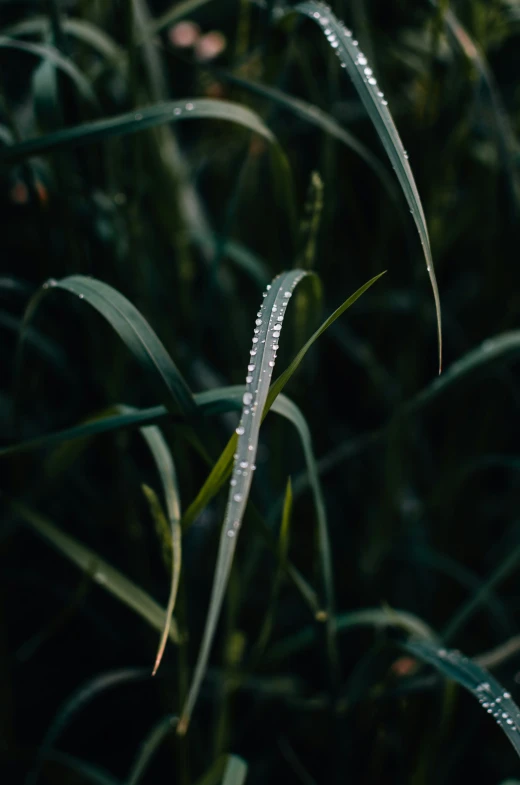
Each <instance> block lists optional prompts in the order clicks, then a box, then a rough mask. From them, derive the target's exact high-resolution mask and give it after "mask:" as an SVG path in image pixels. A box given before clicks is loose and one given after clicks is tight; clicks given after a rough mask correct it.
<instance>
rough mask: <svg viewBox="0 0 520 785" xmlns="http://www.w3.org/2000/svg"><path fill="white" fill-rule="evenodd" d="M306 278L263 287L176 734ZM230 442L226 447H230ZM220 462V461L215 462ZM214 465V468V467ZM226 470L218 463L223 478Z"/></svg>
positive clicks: (191, 701)
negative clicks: (205, 605)
mask: <svg viewBox="0 0 520 785" xmlns="http://www.w3.org/2000/svg"><path fill="white" fill-rule="evenodd" d="M305 275H306V273H305V272H304V271H303V270H294V271H291V272H288V273H282V274H281V275H280V276H278V277H277V278H275V279H274V281H273V284H272V285H268V287H267V290H266V292H265V294H264V302H263V304H262V305H261V306H260V310H259V311H258V314H257V319H256V322H255V323H256V327H255V330H254V337H253V343H252V348H251V351H250V352H249V355H250V362H249V364H248V366H247V376H246V391H245V392H244V395H243V399H242V401H243V408H242V416H241V419H240V423H239V425H238V427H237V429H236V435H237V437H238V439H237V443H236V453H235V454H234V456H233V458H234V468H233V474H232V479H231V482H230V488H229V495H228V502H227V508H226V513H225V516H224V522H223V525H222V531H221V537H220V545H219V551H218V556H217V566H216V570H215V577H214V580H213V588H212V592H211V598H210V605H209V610H208V615H207V618H206V625H205V629H204V634H203V639H202V643H201V647H200V652H199V656H198V660H197V664H196V666H195V673H194V676H193V680H192V684H191V687H190V691H189V694H188V698H187V700H186V704H185V706H184V708H183V710H182V713H181V717H180V720H179V725H178V726H177V732H178V733H179V734H180V735H183V734H184V733H186V730H187V727H188V724H189V720H190V716H191V713H192V711H193V707H194V705H195V701H196V699H197V696H198V693H199V690H200V686H201V684H202V680H203V678H204V675H205V672H206V668H207V664H208V660H209V655H210V651H211V646H212V643H213V638H214V635H215V630H216V626H217V622H218V619H219V616H220V611H221V607H222V602H223V599H224V594H225V590H226V587H227V583H228V579H229V574H230V572H231V565H232V562H233V557H234V554H235V548H236V542H237V536H238V533H239V530H240V526H241V524H242V519H243V516H244V512H245V508H246V504H247V500H248V498H249V491H250V488H251V482H252V479H253V472H254V470H255V468H256V467H255V458H256V452H257V449H258V437H259V432H260V424H261V422H262V414H263V411H264V407H265V404H266V401H267V395H268V392H269V384H270V381H271V376H272V373H273V368H274V365H275V360H276V353H277V350H278V340H279V338H280V333H281V329H282V324H283V319H284V316H285V309H286V307H287V305H288V302H289V299H290V297H291V296H292V293H293V290H294V288H295V286H296V285H297V284H298V283H299V282H300V281H301V279H302V278H303V277H304V276H305ZM230 443H231V442H230ZM230 443H228V446H229V444H230ZM219 462H220V461H219ZM219 462H217V465H218V463H219ZM226 469H227V466H226V465H224V464H223V473H224V474H226Z"/></svg>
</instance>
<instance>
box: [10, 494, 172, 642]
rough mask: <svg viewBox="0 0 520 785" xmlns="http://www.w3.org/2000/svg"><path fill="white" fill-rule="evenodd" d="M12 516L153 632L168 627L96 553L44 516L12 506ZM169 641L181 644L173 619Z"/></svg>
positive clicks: (148, 600) (159, 611)
mask: <svg viewBox="0 0 520 785" xmlns="http://www.w3.org/2000/svg"><path fill="white" fill-rule="evenodd" d="M12 509H13V512H14V513H16V515H17V516H18V517H20V518H21V520H23V521H24V522H25V523H27V524H29V526H31V527H32V528H33V529H34V530H35V531H36V532H37V533H38V534H40V535H41V536H42V537H43V538H44V539H46V540H47V541H48V542H49V543H50V544H51V545H52V546H53V547H54V548H56V550H58V551H60V552H61V553H63V554H64V555H65V556H66V557H67V558H68V559H69V560H70V561H72V562H74V564H76V565H77V566H78V567H79V568H80V569H81V570H83V571H84V572H86V573H87V574H89V575H92V578H93V580H94V581H95V582H96V583H97V584H98V585H99V586H102V587H103V588H105V589H106V590H107V591H108V592H110V594H112V595H113V596H114V597H116V598H117V599H118V600H120V601H121V602H123V603H124V604H125V605H127V606H128V607H129V608H131V610H133V611H135V613H137V614H138V615H139V616H141V617H142V618H143V619H144V620H145V621H147V622H148V624H150V625H151V626H152V627H153V628H154V629H156V630H159V632H162V631H163V629H164V625H165V615H166V614H165V611H164V609H163V608H161V606H160V605H158V604H157V603H156V602H155V600H153V599H152V598H151V597H150V596H149V595H148V594H147V593H146V592H145V591H143V590H142V589H141V588H139V586H136V585H135V583H133V582H132V581H131V580H129V579H128V578H126V577H125V576H124V575H123V574H122V573H120V572H119V571H118V570H116V569H115V568H114V567H112V566H111V565H110V564H108V562H106V561H105V560H104V559H102V558H101V557H100V556H98V554H97V553H95V552H94V551H92V550H91V549H90V548H87V547H86V546H85V545H82V544H81V543H80V542H78V540H76V539H74V537H71V536H70V535H68V534H64V532H62V531H60V530H59V529H58V528H57V527H56V526H54V525H53V524H52V523H51V522H50V521H48V520H47V519H46V518H44V517H43V516H42V515H39V514H38V513H36V512H34V511H33V510H31V509H29V508H28V507H25V506H24V505H21V504H13V505H12ZM169 637H170V640H172V641H173V642H174V643H178V642H179V634H178V630H177V625H176V622H175V620H174V619H172V622H171V627H170V631H169Z"/></svg>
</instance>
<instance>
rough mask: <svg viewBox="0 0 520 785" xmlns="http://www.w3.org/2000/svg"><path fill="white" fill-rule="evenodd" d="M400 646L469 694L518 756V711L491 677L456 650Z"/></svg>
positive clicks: (412, 644)
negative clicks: (490, 717) (491, 718)
mask: <svg viewBox="0 0 520 785" xmlns="http://www.w3.org/2000/svg"><path fill="white" fill-rule="evenodd" d="M402 646H403V648H404V649H406V651H408V652H409V653H410V654H413V655H414V656H415V657H417V658H418V659H420V660H422V661H423V662H426V663H428V664H429V665H433V667H434V668H436V670H438V671H439V672H440V673H442V674H443V675H444V676H446V677H447V678H448V679H452V680H453V681H456V682H457V684H460V685H461V687H464V688H465V689H466V690H468V691H469V692H471V694H472V695H474V696H475V697H476V698H477V700H478V701H479V703H480V704H481V706H482V708H484V709H486V711H487V712H488V714H491V715H492V716H493V717H494V718H495V720H496V722H497V725H499V727H501V728H502V730H503V731H504V733H505V734H506V736H507V737H508V739H509V741H510V742H511V744H512V745H513V747H514V748H515V750H516V753H517V754H518V755H520V709H519V708H518V706H517V705H516V703H515V702H514V701H513V699H512V698H511V695H510V694H509V692H507V691H506V690H504V688H503V687H502V685H501V684H500V683H499V682H498V681H497V680H496V679H495V678H494V676H492V675H491V674H490V673H489V672H488V671H486V670H485V669H484V668H482V666H480V665H477V663H476V662H475V661H474V660H471V659H469V658H468V657H465V656H464V655H463V654H461V653H460V652H458V651H453V650H449V649H439V648H438V647H437V646H434V645H432V644H430V643H427V642H422V641H421V642H417V643H416V642H414V641H409V642H408V643H404V644H402Z"/></svg>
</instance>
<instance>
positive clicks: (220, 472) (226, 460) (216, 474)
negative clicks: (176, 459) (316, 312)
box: [183, 273, 384, 526]
mask: <svg viewBox="0 0 520 785" xmlns="http://www.w3.org/2000/svg"><path fill="white" fill-rule="evenodd" d="M382 275H384V273H380V274H379V275H376V276H375V277H374V278H372V279H371V280H370V281H368V282H367V283H365V284H363V286H361V287H360V288H359V289H358V290H357V291H356V292H354V294H353V295H351V296H350V297H348V298H347V299H346V300H345V302H344V303H343V304H342V305H341V306H340V307H339V308H337V309H336V310H335V311H334V313H333V314H332V315H331V316H330V317H329V318H328V319H327V320H326V321H325V322H324V323H323V324H322V326H321V327H320V328H319V330H316V332H315V333H314V335H313V336H312V337H311V338H310V339H309V340H308V341H307V343H306V344H305V346H304V347H303V348H302V349H301V350H300V351H299V352H298V354H297V355H296V357H295V358H294V359H293V361H292V362H291V363H290V365H289V367H288V368H287V369H286V370H285V371H284V372H283V373H282V374H281V376H279V377H278V379H277V380H276V381H275V382H274V383H273V385H272V387H271V390H270V391H269V395H268V397H267V403H266V408H265V409H264V412H263V414H262V418H264V417H265V416H266V415H267V413H268V411H269V409H270V408H271V406H272V405H273V402H274V401H275V399H276V398H277V397H278V395H279V394H280V392H281V391H282V389H283V388H284V387H285V385H286V384H287V382H288V381H289V379H290V378H291V376H292V375H293V373H294V372H295V371H296V369H297V368H298V366H299V365H300V363H301V362H302V360H303V358H304V357H305V355H306V354H307V352H308V351H309V349H310V348H311V346H312V344H313V343H314V341H316V339H317V338H319V337H320V335H322V334H323V333H324V332H325V330H326V329H327V328H328V327H330V325H331V324H333V323H334V322H335V321H336V319H337V318H338V317H339V316H341V314H342V313H344V311H346V310H347V308H349V307H350V306H351V305H353V304H354V303H355V302H356V300H357V299H358V298H359V297H361V295H362V294H363V293H364V292H366V291H367V289H369V288H370V287H371V286H372V285H373V284H374V283H375V282H376V281H377V280H378V279H379V278H381V276H382ZM236 442H237V435H236V434H233V436H232V437H231V438H230V440H229V442H228V443H227V445H226V447H225V448H224V450H223V452H222V453H221V455H220V457H219V459H218V461H217V463H216V464H215V466H214V467H213V469H212V470H211V472H210V475H209V476H208V478H207V480H206V482H205V483H204V485H203V486H202V488H201V489H200V491H199V493H198V494H197V496H196V498H195V499H194V500H193V502H192V503H191V504H190V506H189V507H188V509H187V510H186V512H185V514H184V516H183V525H184V526H189V525H190V524H191V523H193V521H194V520H195V518H196V517H197V515H199V514H200V513H201V512H202V510H203V509H204V508H205V507H206V506H207V504H209V502H210V501H211V499H212V498H213V497H214V496H215V495H216V494H217V493H218V491H219V490H220V488H221V487H222V485H223V484H224V482H225V481H226V479H227V478H228V477H229V475H230V472H231V466H232V463H233V453H234V452H235V447H236Z"/></svg>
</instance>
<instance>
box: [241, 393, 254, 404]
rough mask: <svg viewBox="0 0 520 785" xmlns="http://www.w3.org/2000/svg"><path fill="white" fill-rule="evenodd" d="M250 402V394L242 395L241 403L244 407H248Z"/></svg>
mask: <svg viewBox="0 0 520 785" xmlns="http://www.w3.org/2000/svg"><path fill="white" fill-rule="evenodd" d="M252 400H253V393H250V392H246V393H244V395H243V397H242V402H243V403H244V404H245V405H246V406H249V404H250V403H251V401H252Z"/></svg>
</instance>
